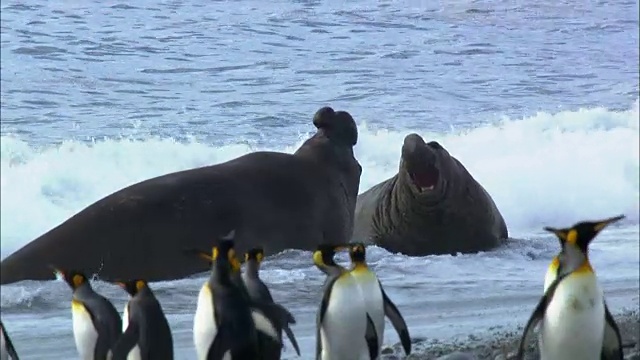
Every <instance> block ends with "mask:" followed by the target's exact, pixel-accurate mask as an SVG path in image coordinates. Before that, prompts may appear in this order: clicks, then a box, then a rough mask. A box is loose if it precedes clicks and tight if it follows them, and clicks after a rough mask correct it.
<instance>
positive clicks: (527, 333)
mask: <svg viewBox="0 0 640 360" xmlns="http://www.w3.org/2000/svg"><path fill="white" fill-rule="evenodd" d="M569 274H570V273H568V274H563V275H561V276H559V277H557V278H556V279H555V280H553V282H552V283H551V285H549V287H548V288H547V291H545V293H544V295H542V297H541V298H540V301H539V302H538V305H537V306H536V308H535V310H533V313H532V314H531V316H530V317H529V320H528V321H527V324H526V325H525V326H524V331H523V332H522V337H521V338H520V345H518V353H517V354H516V357H515V358H516V359H517V360H523V359H524V353H525V346H527V344H528V343H529V340H530V339H531V336H532V335H533V330H534V329H535V328H536V326H538V324H539V323H540V321H542V319H543V318H544V314H545V312H546V311H547V306H549V303H550V302H551V299H553V294H554V293H555V292H556V288H557V287H558V284H560V281H562V279H564V278H565V277H567V275H569Z"/></svg>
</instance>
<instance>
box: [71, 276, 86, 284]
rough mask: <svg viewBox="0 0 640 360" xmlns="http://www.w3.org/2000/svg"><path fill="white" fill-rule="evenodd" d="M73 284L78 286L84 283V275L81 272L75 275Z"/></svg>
mask: <svg viewBox="0 0 640 360" xmlns="http://www.w3.org/2000/svg"><path fill="white" fill-rule="evenodd" d="M72 280H73V281H72V282H73V286H75V287H78V286H80V285H82V284H83V283H84V280H85V279H84V276H82V275H80V274H75V275H73V279H72Z"/></svg>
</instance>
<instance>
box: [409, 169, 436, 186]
mask: <svg viewBox="0 0 640 360" xmlns="http://www.w3.org/2000/svg"><path fill="white" fill-rule="evenodd" d="M409 175H410V176H411V180H412V181H413V184H414V185H415V186H416V187H417V188H418V190H419V191H420V192H423V191H427V190H433V189H434V188H435V187H436V185H438V180H439V179H440V172H439V171H438V169H437V168H436V167H435V166H433V165H430V166H428V167H426V168H423V169H420V170H418V171H413V172H409Z"/></svg>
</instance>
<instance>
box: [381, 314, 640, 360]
mask: <svg viewBox="0 0 640 360" xmlns="http://www.w3.org/2000/svg"><path fill="white" fill-rule="evenodd" d="M614 318H615V320H616V323H617V324H618V327H619V328H620V335H621V337H622V344H623V347H624V359H625V360H640V313H639V312H638V311H626V312H623V313H620V314H618V315H614ZM523 327H524V325H519V326H518V327H517V329H515V330H512V331H498V332H492V331H490V330H489V331H487V332H486V333H485V334H483V335H481V336H475V335H471V336H469V337H468V338H467V339H464V340H459V341H454V342H451V343H442V342H438V341H436V340H425V339H414V341H413V345H412V353H411V355H409V356H407V357H405V356H404V352H403V351H402V349H401V346H400V344H394V345H393V346H392V347H387V348H385V349H383V351H382V354H383V356H382V357H381V359H382V360H396V359H397V360H400V359H413V360H507V359H510V357H511V356H513V355H515V352H516V349H517V347H518V345H519V342H520V336H521V335H522V331H523ZM537 349H538V346H537V340H534V341H531V343H530V344H529V346H528V347H527V352H526V354H525V360H537V359H538V358H539V355H538V350H537Z"/></svg>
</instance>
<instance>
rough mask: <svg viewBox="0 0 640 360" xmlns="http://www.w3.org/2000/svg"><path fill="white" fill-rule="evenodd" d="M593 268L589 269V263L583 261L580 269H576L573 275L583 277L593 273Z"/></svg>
mask: <svg viewBox="0 0 640 360" xmlns="http://www.w3.org/2000/svg"><path fill="white" fill-rule="evenodd" d="M593 272H594V271H593V267H591V263H590V262H589V260H585V261H584V262H583V263H582V265H580V267H578V268H577V269H576V270H575V271H574V273H576V274H580V275H585V274H590V273H593Z"/></svg>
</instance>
